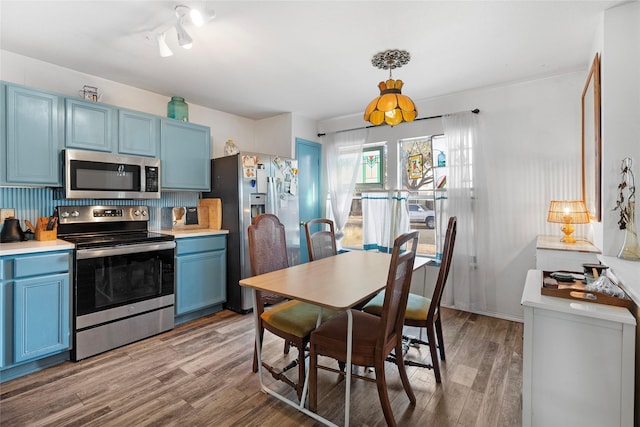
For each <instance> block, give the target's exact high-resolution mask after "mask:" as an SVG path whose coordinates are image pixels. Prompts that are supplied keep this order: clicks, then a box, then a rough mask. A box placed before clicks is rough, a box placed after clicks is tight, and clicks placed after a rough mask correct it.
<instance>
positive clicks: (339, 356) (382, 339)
mask: <svg viewBox="0 0 640 427" xmlns="http://www.w3.org/2000/svg"><path fill="white" fill-rule="evenodd" d="M405 245H406V248H405V249H404V250H402V247H403V246H405ZM417 245H418V232H417V231H414V232H411V233H406V234H403V235H401V236H399V237H398V238H396V240H395V242H394V244H393V253H392V255H391V263H390V265H389V274H388V276H387V284H386V287H385V299H384V304H383V308H382V313H381V316H376V315H373V314H369V313H365V312H363V311H359V310H354V309H351V310H350V312H351V315H352V316H353V329H352V331H353V338H352V343H353V344H352V350H351V362H352V364H354V365H357V366H364V367H370V366H373V367H374V370H375V379H373V378H371V377H365V376H361V375H357V374H354V373H352V374H351V375H352V376H353V377H356V378H360V379H364V380H367V381H375V382H376V384H377V388H378V396H379V397H380V403H381V405H382V411H383V413H384V417H385V420H386V421H387V424H388V425H390V426H395V425H396V422H395V419H394V417H393V412H392V410H391V403H390V402H389V395H388V393H387V382H386V378H385V369H384V362H385V360H386V358H387V356H388V355H389V354H391V353H392V352H393V351H395V352H397V354H400V352H402V327H403V323H404V313H405V311H406V305H407V297H408V295H409V287H410V286H411V275H412V273H413V261H414V260H415V256H416V247H417ZM347 316H348V315H347V312H346V311H345V312H340V313H338V314H336V315H335V316H333V317H332V318H330V319H329V320H327V321H326V322H324V323H322V324H321V325H320V326H318V328H316V329H315V330H314V331H313V332H312V333H311V341H310V343H309V355H310V356H309V409H310V410H311V411H314V412H315V411H316V409H317V400H318V369H325V370H328V371H332V372H336V373H338V374H341V375H345V373H344V372H343V371H342V370H336V369H333V368H330V367H327V366H322V365H319V364H318V356H326V357H330V358H333V359H336V360H338V361H339V362H343V363H346V361H347V321H348V320H347V319H348V317H347ZM397 366H398V371H399V372H400V379H401V380H402V385H403V387H404V390H405V392H406V393H407V396H408V397H409V401H410V402H411V404H415V403H416V398H415V395H414V394H413V390H412V389H411V384H410V383H409V378H408V377H407V372H406V370H405V367H404V364H398V365H397Z"/></svg>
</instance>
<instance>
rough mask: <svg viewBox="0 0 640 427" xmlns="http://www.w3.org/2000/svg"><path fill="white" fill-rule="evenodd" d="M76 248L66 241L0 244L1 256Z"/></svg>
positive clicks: (30, 241)
mask: <svg viewBox="0 0 640 427" xmlns="http://www.w3.org/2000/svg"><path fill="white" fill-rule="evenodd" d="M73 248H75V246H74V244H73V243H69V242H66V241H64V240H27V241H26V242H15V243H0V256H6V255H20V254H31V253H37V252H50V251H61V250H69V249H73Z"/></svg>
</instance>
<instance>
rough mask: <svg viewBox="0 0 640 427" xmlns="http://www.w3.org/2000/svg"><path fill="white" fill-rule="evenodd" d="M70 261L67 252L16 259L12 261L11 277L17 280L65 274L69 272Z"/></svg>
mask: <svg viewBox="0 0 640 427" xmlns="http://www.w3.org/2000/svg"><path fill="white" fill-rule="evenodd" d="M70 259H71V254H70V253H69V252H56V253H48V254H42V255H27V256H20V257H16V258H14V259H13V274H12V276H13V278H14V279H17V278H19V277H28V276H39V275H42V274H50V273H62V272H67V271H69V263H70ZM6 273H8V272H5V274H6ZM9 275H11V274H10V273H9V274H7V276H9ZM7 278H8V277H7Z"/></svg>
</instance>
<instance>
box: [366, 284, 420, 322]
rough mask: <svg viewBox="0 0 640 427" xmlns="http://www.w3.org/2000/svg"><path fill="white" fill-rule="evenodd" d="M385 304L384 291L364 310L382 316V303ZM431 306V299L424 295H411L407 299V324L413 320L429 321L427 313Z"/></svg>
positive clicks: (405, 317)
mask: <svg viewBox="0 0 640 427" xmlns="http://www.w3.org/2000/svg"><path fill="white" fill-rule="evenodd" d="M383 302H384V291H382V292H380V293H379V294H378V295H376V296H375V297H374V298H373V299H372V300H371V301H369V302H368V303H367V305H365V306H364V308H363V310H364V311H365V312H367V313H371V314H375V315H376V316H381V315H382V303H383ZM430 305H431V298H427V297H423V296H422V295H417V294H409V298H408V299H407V311H406V313H405V316H404V319H405V322H407V321H411V320H422V321H426V320H427V313H428V312H429V306H430Z"/></svg>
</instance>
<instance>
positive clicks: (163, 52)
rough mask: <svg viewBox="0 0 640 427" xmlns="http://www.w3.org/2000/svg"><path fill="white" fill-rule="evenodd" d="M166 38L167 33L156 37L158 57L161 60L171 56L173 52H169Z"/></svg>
mask: <svg viewBox="0 0 640 427" xmlns="http://www.w3.org/2000/svg"><path fill="white" fill-rule="evenodd" d="M166 36H167V33H160V34H158V36H157V40H158V50H159V51H160V56H161V57H163V58H166V57H168V56H171V55H173V52H172V51H171V49H169V46H168V45H167V41H166V40H165V38H166Z"/></svg>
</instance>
